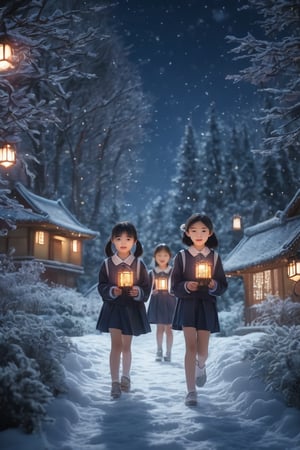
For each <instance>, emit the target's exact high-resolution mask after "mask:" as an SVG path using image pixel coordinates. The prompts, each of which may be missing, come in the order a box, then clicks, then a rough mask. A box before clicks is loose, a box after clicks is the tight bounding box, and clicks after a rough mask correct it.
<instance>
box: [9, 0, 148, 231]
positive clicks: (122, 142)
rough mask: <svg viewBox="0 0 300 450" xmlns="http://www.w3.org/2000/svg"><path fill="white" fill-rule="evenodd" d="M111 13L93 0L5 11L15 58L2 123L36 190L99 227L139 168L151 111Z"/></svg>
mask: <svg viewBox="0 0 300 450" xmlns="http://www.w3.org/2000/svg"><path fill="white" fill-rule="evenodd" d="M59 8H60V9H59ZM111 11H112V8H110V7H108V6H107V5H106V6H103V4H102V5H99V4H97V5H95V2H93V1H92V0H90V1H88V2H86V3H85V4H82V2H78V1H77V0H71V1H68V2H63V1H61V2H57V1H55V0H44V1H38V2H32V1H30V0H19V1H18V2H14V1H10V0H8V1H7V2H6V4H5V7H3V8H1V9H0V20H1V22H2V23H3V29H5V34H6V35H7V36H8V37H9V39H10V41H11V42H12V44H13V47H14V50H15V59H16V61H18V65H15V66H14V67H13V69H11V70H10V71H8V72H6V73H5V74H2V76H1V82H2V84H0V89H1V90H2V91H1V94H2V95H1V97H0V98H1V100H2V103H3V105H2V106H3V108H2V109H1V111H2V112H3V111H7V113H5V114H4V113H2V114H0V129H6V128H7V127H8V126H10V125H11V134H14V135H18V136H19V139H20V141H21V144H20V151H19V154H18V156H19V157H22V158H23V160H25V159H27V162H28V158H29V157H30V156H32V158H34V159H32V160H31V161H29V164H28V172H31V174H32V180H31V188H32V189H33V190H34V191H35V192H36V193H38V194H40V195H44V196H49V197H50V198H51V197H56V198H57V197H62V198H63V199H64V201H65V203H66V205H67V206H68V207H70V209H71V210H72V212H74V213H75V214H76V216H77V217H78V219H79V220H80V221H82V222H83V223H85V224H87V225H90V226H93V227H96V228H98V227H99V224H100V223H102V220H101V214H102V213H103V210H105V212H106V215H109V213H110V209H111V207H113V205H114V203H115V202H117V201H120V200H121V198H122V196H123V195H124V192H126V189H128V185H129V183H130V182H132V181H133V180H134V177H135V176H136V174H137V173H138V171H139V164H138V160H139V158H138V148H139V144H140V143H141V142H142V140H143V136H144V128H143V125H144V123H145V122H146V121H147V117H148V102H147V101H146V99H145V96H144V94H143V91H142V85H141V80H140V77H139V74H138V73H137V70H136V69H135V67H133V66H132V65H131V64H130V63H129V55H128V50H127V49H125V48H124V46H123V44H122V43H121V42H120V39H119V38H118V37H117V35H116V33H115V32H114V30H113V29H112V27H111V26H109V25H108V22H109V14H111ZM20 55H22V58H20ZM17 57H18V58H19V59H18V60H17ZM21 113H22V115H21ZM116 173H118V176H117V178H118V183H115V180H116ZM112 185H114V186H115V188H114V189H111V186H112Z"/></svg>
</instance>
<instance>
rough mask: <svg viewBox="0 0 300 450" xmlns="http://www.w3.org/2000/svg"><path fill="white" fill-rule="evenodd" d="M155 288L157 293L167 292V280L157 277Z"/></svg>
mask: <svg viewBox="0 0 300 450" xmlns="http://www.w3.org/2000/svg"><path fill="white" fill-rule="evenodd" d="M155 288H156V289H157V290H158V291H167V290H168V279H167V278H166V277H157V278H156V279H155Z"/></svg>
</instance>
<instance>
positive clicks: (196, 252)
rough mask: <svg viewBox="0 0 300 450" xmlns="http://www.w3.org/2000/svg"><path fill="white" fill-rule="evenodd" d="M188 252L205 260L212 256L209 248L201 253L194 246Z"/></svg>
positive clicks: (205, 248)
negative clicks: (201, 256)
mask: <svg viewBox="0 0 300 450" xmlns="http://www.w3.org/2000/svg"><path fill="white" fill-rule="evenodd" d="M188 251H189V253H190V254H191V255H192V256H197V255H203V256H204V257H205V258H206V257H207V256H208V255H209V254H210V249H209V248H208V247H204V248H203V249H202V250H200V251H199V250H197V249H196V247H194V246H193V245H192V246H191V247H189V248H188Z"/></svg>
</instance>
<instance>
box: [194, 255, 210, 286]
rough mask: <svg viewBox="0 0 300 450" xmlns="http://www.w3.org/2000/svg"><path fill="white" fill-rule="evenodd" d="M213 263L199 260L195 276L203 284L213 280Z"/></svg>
mask: <svg viewBox="0 0 300 450" xmlns="http://www.w3.org/2000/svg"><path fill="white" fill-rule="evenodd" d="M211 276H212V270H211V265H210V264H209V263H208V262H206V261H197V262H196V265H195V278H196V280H197V281H198V283H199V284H201V285H206V284H208V283H209V281H210V280H211Z"/></svg>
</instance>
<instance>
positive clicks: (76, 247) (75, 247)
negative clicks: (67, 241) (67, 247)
mask: <svg viewBox="0 0 300 450" xmlns="http://www.w3.org/2000/svg"><path fill="white" fill-rule="evenodd" d="M72 251H73V253H78V251H79V245H78V240H77V239H73V241H72Z"/></svg>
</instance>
